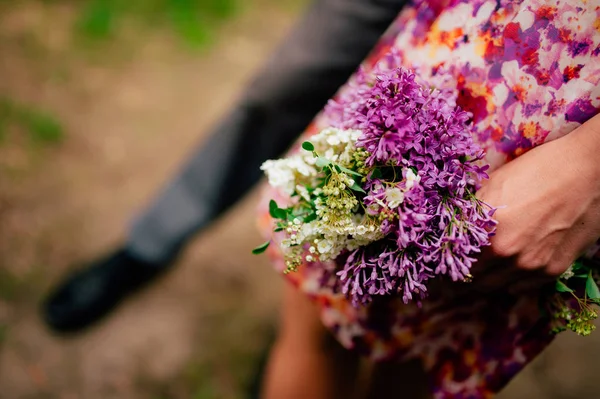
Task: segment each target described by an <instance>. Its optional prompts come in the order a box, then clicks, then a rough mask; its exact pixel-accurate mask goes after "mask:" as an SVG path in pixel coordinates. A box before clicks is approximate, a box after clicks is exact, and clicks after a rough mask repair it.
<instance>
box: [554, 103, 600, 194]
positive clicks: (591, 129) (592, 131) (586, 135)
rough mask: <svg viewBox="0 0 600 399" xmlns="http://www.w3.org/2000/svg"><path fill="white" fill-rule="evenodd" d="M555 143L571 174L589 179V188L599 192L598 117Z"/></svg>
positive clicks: (599, 149)
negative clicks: (571, 171)
mask: <svg viewBox="0 0 600 399" xmlns="http://www.w3.org/2000/svg"><path fill="white" fill-rule="evenodd" d="M557 141H558V142H557V143H556V144H557V145H559V146H560V147H561V150H562V151H564V155H565V156H566V158H567V159H568V160H569V162H568V166H569V167H570V168H572V169H573V172H574V173H577V174H578V175H581V176H582V177H583V178H585V179H589V183H591V186H592V187H593V186H597V187H598V188H599V190H600V115H596V116H595V117H593V118H592V119H590V120H589V121H587V122H586V123H584V124H583V125H581V126H579V127H578V128H577V129H575V130H574V131H573V132H572V133H570V134H568V135H567V136H565V137H563V138H562V139H560V140H557ZM559 142H560V143H559Z"/></svg>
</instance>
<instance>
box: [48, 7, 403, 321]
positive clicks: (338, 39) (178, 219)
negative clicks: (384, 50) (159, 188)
mask: <svg viewBox="0 0 600 399" xmlns="http://www.w3.org/2000/svg"><path fill="white" fill-rule="evenodd" d="M404 2H405V0H320V1H316V2H315V3H314V4H313V5H312V6H311V7H310V8H309V10H308V12H307V13H306V15H305V16H304V17H303V18H302V20H301V21H300V23H299V24H298V25H297V27H296V28H295V29H294V31H293V32H292V33H291V35H290V37H289V38H288V39H287V40H286V41H285V42H284V43H283V44H282V45H281V47H280V48H279V50H278V51H277V52H276V53H275V54H274V55H273V56H272V57H271V59H270V60H269V62H268V63H267V65H266V66H265V68H264V69H263V70H262V72H261V73H260V74H259V75H258V77H257V78H256V79H255V80H254V81H253V83H252V84H251V85H250V86H249V87H248V89H247V90H246V92H245V94H244V95H243V96H242V97H241V99H240V101H239V103H238V104H237V106H236V107H235V108H234V109H233V111H232V112H231V113H230V114H229V115H228V116H227V117H225V118H224V121H223V122H222V123H221V124H220V125H218V126H217V127H216V128H215V130H214V132H213V133H212V134H211V137H210V139H209V140H208V142H207V144H205V145H204V146H203V147H202V148H200V149H199V150H198V152H196V153H195V154H194V155H193V156H192V157H191V159H190V160H189V161H188V163H187V164H186V165H185V166H184V168H183V169H182V171H181V172H180V174H179V175H178V176H177V177H176V178H175V179H174V180H173V181H172V182H171V183H170V184H169V185H167V187H166V188H165V189H164V191H163V192H162V193H161V194H160V195H159V196H158V198H157V199H156V200H155V201H154V202H153V203H152V204H151V205H150V206H149V208H148V209H147V210H146V211H145V212H143V213H142V215H141V216H140V217H139V218H138V219H137V221H136V222H135V223H134V225H133V228H132V230H131V234H130V237H129V240H128V241H127V243H126V245H125V246H124V247H123V248H121V249H119V250H118V251H116V252H115V254H113V255H110V256H109V257H107V258H105V259H102V260H100V261H98V262H96V263H95V264H94V265H93V266H92V267H91V268H88V269H87V270H85V271H83V272H79V273H78V274H76V275H75V276H73V277H71V278H70V279H69V280H68V281H67V282H66V283H65V284H63V285H62V286H61V287H59V289H58V290H57V291H56V292H55V294H53V295H52V296H51V297H50V299H49V301H48V302H47V306H46V308H45V312H46V314H45V316H46V320H47V321H48V323H49V324H50V325H51V326H52V327H54V328H55V329H58V330H74V329H79V328H81V327H84V326H86V325H87V324H90V323H91V322H93V321H95V320H96V319H98V318H100V317H101V316H102V315H104V314H106V313H107V312H109V311H110V310H111V309H112V308H113V307H114V306H115V305H116V304H117V303H118V302H119V301H120V300H121V299H122V298H124V297H125V296H126V295H127V294H129V293H130V292H133V291H134V290H135V289H137V288H138V287H140V286H141V285H143V284H144V283H146V282H147V281H149V280H151V279H153V278H154V277H155V276H156V275H157V274H158V272H159V271H160V270H161V269H164V268H166V267H167V266H169V265H170V264H171V263H172V261H173V259H174V257H175V256H176V255H177V253H178V251H179V249H180V248H181V246H182V245H184V244H185V243H186V241H187V240H188V238H189V237H190V236H191V235H193V234H194V233H196V232H198V231H199V230H200V229H202V228H203V227H204V226H206V225H207V224H208V223H210V222H211V221H212V220H214V218H215V217H217V216H218V215H219V214H220V213H221V212H223V211H225V210H226V209H227V208H228V207H230V206H231V205H232V204H233V203H234V202H235V201H237V200H238V199H239V198H240V197H242V196H243V194H245V193H246V192H247V191H248V189H249V188H250V187H251V186H252V185H253V184H255V183H256V181H257V180H258V179H259V178H260V170H259V167H260V164H261V163H262V162H263V161H264V160H265V159H268V158H271V157H276V156H278V155H279V154H281V153H282V152H283V151H284V150H285V149H286V148H287V147H288V146H289V145H290V144H291V143H292V141H293V140H294V139H295V138H296V137H297V136H298V135H299V134H300V133H301V132H302V130H303V129H304V128H305V127H306V126H307V125H308V123H310V121H311V119H312V118H313V117H314V115H315V114H316V113H317V112H319V110H320V109H321V108H322V107H323V106H324V105H325V103H326V102H327V100H328V99H329V98H330V97H331V96H332V95H333V94H335V91H336V90H337V89H338V88H339V87H340V86H341V85H342V84H343V83H344V82H345V81H346V80H347V79H348V77H349V76H350V75H351V74H352V72H353V71H354V70H355V69H356V67H357V66H358V65H359V63H360V62H361V61H362V60H363V59H364V57H365V56H366V55H367V54H368V52H369V50H370V49H371V48H372V47H373V46H374V44H375V43H376V42H377V39H378V38H379V37H380V36H381V34H382V33H383V32H384V31H385V29H386V28H387V27H388V26H389V24H390V23H391V22H392V20H393V19H394V18H395V17H396V15H397V14H398V12H399V10H400V9H401V7H402V5H403V4H404Z"/></svg>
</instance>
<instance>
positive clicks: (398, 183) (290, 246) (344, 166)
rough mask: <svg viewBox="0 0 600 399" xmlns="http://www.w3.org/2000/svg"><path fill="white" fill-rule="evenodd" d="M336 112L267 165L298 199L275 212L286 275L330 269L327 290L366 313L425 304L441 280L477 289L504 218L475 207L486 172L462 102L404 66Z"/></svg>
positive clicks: (362, 85) (382, 75) (364, 82)
mask: <svg viewBox="0 0 600 399" xmlns="http://www.w3.org/2000/svg"><path fill="white" fill-rule="evenodd" d="M326 112H328V113H330V115H332V116H333V117H332V118H330V119H331V120H333V121H335V122H334V125H332V126H331V127H328V128H326V129H324V130H322V131H321V132H320V133H318V134H316V135H314V136H312V137H311V138H310V141H306V142H304V143H303V144H302V149H303V151H300V152H299V153H297V154H295V155H292V156H290V157H288V158H284V159H278V160H269V161H266V162H265V163H264V164H263V166H262V169H263V170H264V171H265V173H266V174H267V176H268V180H269V183H270V184H271V185H272V186H273V187H276V188H277V189H279V190H281V191H282V192H283V193H284V194H286V195H287V196H289V198H290V201H289V204H287V206H286V207H280V206H278V205H277V203H275V201H271V204H270V212H271V216H272V217H273V218H275V219H277V223H276V226H275V231H276V232H282V233H283V234H285V239H283V240H282V241H281V246H282V247H283V248H282V249H283V251H284V253H285V256H286V265H287V271H288V272H290V271H294V270H296V268H297V267H298V266H299V265H300V264H302V263H303V261H306V262H307V263H309V264H311V263H314V264H316V265H320V267H323V269H324V271H326V272H327V273H329V275H330V278H323V284H328V285H330V286H331V288H332V289H334V290H336V291H339V292H342V293H343V294H345V295H347V296H348V297H349V298H350V299H351V300H352V303H353V304H355V305H357V306H358V305H361V304H367V303H369V302H370V301H371V300H372V298H373V297H374V296H377V295H401V296H402V298H403V300H404V302H408V301H410V300H413V299H417V300H419V299H421V298H423V297H425V296H426V294H427V284H428V281H429V280H430V279H433V278H437V277H438V276H449V277H450V278H451V279H452V280H454V281H464V280H468V279H470V277H471V275H470V269H471V265H472V264H473V262H474V255H476V254H477V253H478V252H480V250H481V248H482V247H483V246H485V245H488V244H489V237H490V234H492V232H493V231H494V226H495V222H494V220H493V219H492V214H493V211H494V210H493V209H492V208H491V207H490V206H488V205H486V204H484V203H482V202H481V201H479V200H478V199H477V198H476V197H475V192H476V190H477V188H478V184H479V182H480V181H481V179H483V178H485V177H486V173H485V170H486V169H487V166H485V165H481V162H480V161H481V160H482V159H483V156H484V152H483V151H482V149H481V148H480V147H479V146H478V145H477V144H476V143H475V142H474V140H473V138H472V136H471V134H470V132H469V129H468V121H469V119H470V115H469V114H468V113H467V112H465V111H462V110H461V109H460V108H459V107H457V106H456V98H455V94H454V92H453V91H450V90H444V89H436V88H429V87H424V86H423V85H420V84H419V83H417V82H416V81H415V75H414V74H413V73H411V72H410V71H408V70H406V69H403V68H393V69H390V70H387V71H379V72H378V73H375V74H370V75H368V74H366V73H363V74H359V79H358V80H357V81H356V82H355V86H354V87H353V89H352V90H351V91H350V92H349V93H346V95H345V96H341V97H340V98H339V99H337V100H335V101H333V102H331V103H330V104H329V105H328V106H327V109H326ZM266 245H267V244H265V245H263V246H261V247H259V248H257V249H256V250H255V252H260V251H261V250H264V249H265V248H266ZM328 261H332V262H328ZM327 273H326V274H327Z"/></svg>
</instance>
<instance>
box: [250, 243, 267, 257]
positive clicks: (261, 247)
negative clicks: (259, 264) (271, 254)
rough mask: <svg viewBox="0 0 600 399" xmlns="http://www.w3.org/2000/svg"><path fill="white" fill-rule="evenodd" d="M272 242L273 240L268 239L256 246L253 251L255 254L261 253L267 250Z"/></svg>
mask: <svg viewBox="0 0 600 399" xmlns="http://www.w3.org/2000/svg"><path fill="white" fill-rule="evenodd" d="M270 243H271V241H267V242H265V243H264V244H261V245H259V246H258V247H256V248H254V249H253V250H252V253H253V254H254V255H260V254H262V253H263V252H265V251H266V250H267V248H268V247H269V244H270Z"/></svg>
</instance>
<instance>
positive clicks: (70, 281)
mask: <svg viewBox="0 0 600 399" xmlns="http://www.w3.org/2000/svg"><path fill="white" fill-rule="evenodd" d="M162 266H164V265H153V264H149V263H146V262H142V261H140V260H138V259H136V258H134V257H133V256H131V255H130V254H129V253H128V252H127V251H125V250H122V249H121V250H119V251H117V252H115V253H113V254H111V255H110V256H108V257H106V258H103V259H101V260H99V261H96V262H95V263H93V264H91V265H90V266H89V267H88V268H86V269H83V270H80V271H78V272H75V273H74V274H72V275H70V276H69V277H67V279H66V280H65V281H64V282H63V283H62V284H60V285H59V286H58V287H57V288H56V289H55V290H54V292H53V293H52V294H51V295H50V296H49V297H48V298H47V299H46V301H45V302H44V304H43V309H42V313H43V317H44V320H45V321H46V323H47V324H48V326H50V327H51V328H52V329H53V330H55V331H57V332H76V331H79V330H82V329H84V328H85V327H87V326H89V325H91V324H93V323H94V322H96V321H98V320H99V319H101V318H102V317H103V316H105V315H107V314H108V313H110V312H111V311H112V310H113V309H114V308H115V307H116V306H117V305H118V304H119V302H121V301H122V300H123V299H124V298H125V297H127V296H128V295H130V294H132V293H133V292H135V291H136V290H138V289H139V288H141V287H143V286H144V285H146V284H147V283H148V282H150V281H152V280H153V279H155V278H156V277H157V276H158V275H159V274H160V273H161V272H162V271H163V270H164V269H165V267H162Z"/></svg>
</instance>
